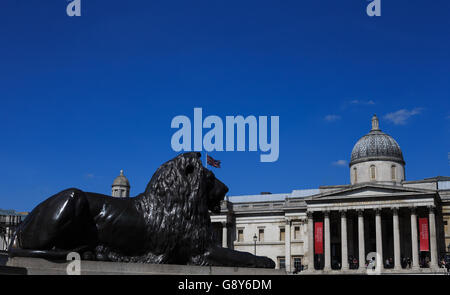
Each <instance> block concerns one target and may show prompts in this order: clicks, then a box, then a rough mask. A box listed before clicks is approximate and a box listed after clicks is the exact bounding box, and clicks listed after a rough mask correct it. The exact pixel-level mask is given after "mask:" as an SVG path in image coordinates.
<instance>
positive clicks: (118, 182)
mask: <svg viewBox="0 0 450 295" xmlns="http://www.w3.org/2000/svg"><path fill="white" fill-rule="evenodd" d="M112 186H126V187H130V182H129V181H128V179H127V178H126V177H125V175H123V170H120V175H119V176H117V177H116V179H114V182H113V184H112Z"/></svg>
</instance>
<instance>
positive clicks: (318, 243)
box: [314, 222, 323, 254]
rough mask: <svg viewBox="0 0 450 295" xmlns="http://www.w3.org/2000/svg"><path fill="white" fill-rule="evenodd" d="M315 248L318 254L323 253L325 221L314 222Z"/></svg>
mask: <svg viewBox="0 0 450 295" xmlns="http://www.w3.org/2000/svg"><path fill="white" fill-rule="evenodd" d="M314 250H315V251H316V254H323V222H316V223H315V224H314Z"/></svg>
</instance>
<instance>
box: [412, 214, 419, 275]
mask: <svg viewBox="0 0 450 295" xmlns="http://www.w3.org/2000/svg"><path fill="white" fill-rule="evenodd" d="M411 246H412V247H411V248H412V249H411V250H412V268H413V269H418V268H419V249H418V245H417V216H416V208H415V207H412V208H411Z"/></svg>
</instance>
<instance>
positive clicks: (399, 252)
mask: <svg viewBox="0 0 450 295" xmlns="http://www.w3.org/2000/svg"><path fill="white" fill-rule="evenodd" d="M349 166H350V167H349V168H350V173H349V174H350V183H351V184H346V185H335V186H321V187H319V188H318V189H309V190H294V191H292V192H291V193H286V194H270V193H265V194H264V193H263V194H261V195H248V196H229V197H227V200H226V201H224V202H223V203H222V208H221V213H220V214H216V215H213V216H212V217H211V221H212V222H213V226H214V229H215V233H216V238H217V240H218V242H219V243H221V244H222V246H223V247H230V248H233V249H235V250H239V251H247V252H250V253H253V254H255V253H256V255H258V256H268V257H270V258H271V259H273V260H274V261H275V262H276V265H277V268H285V269H286V271H288V272H295V271H297V270H301V269H303V270H307V271H308V272H315V273H339V272H342V273H352V272H365V271H366V269H367V267H366V263H368V262H370V261H372V262H371V264H370V265H374V264H375V262H376V265H377V267H378V268H379V269H380V271H381V272H382V273H383V272H384V273H392V272H435V271H437V270H438V268H439V265H440V261H441V259H442V257H443V256H444V255H445V254H446V252H447V253H448V252H450V227H449V226H448V223H449V220H450V177H434V178H426V179H423V180H415V181H406V180H405V161H404V159H403V154H402V151H401V149H400V147H399V145H398V144H397V142H396V141H395V140H394V139H393V138H392V137H391V136H389V135H388V134H386V133H384V132H382V131H381V130H380V128H379V122H378V118H377V117H376V116H374V117H373V118H372V130H371V131H370V132H369V133H368V134H366V135H364V136H363V137H362V138H361V139H360V140H359V141H358V142H357V143H356V144H355V146H354V148H353V151H352V154H351V161H350V164H349ZM374 253H377V254H378V255H377V254H374ZM372 258H373V260H372Z"/></svg>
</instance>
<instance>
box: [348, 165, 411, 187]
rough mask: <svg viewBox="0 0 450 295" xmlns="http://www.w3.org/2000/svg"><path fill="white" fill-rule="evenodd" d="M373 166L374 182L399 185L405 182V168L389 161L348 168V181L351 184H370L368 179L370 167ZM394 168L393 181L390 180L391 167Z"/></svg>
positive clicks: (370, 180)
mask: <svg viewBox="0 0 450 295" xmlns="http://www.w3.org/2000/svg"><path fill="white" fill-rule="evenodd" d="M372 165H375V177H376V179H375V181H376V182H385V183H388V184H393V183H397V184H400V183H401V182H402V181H404V180H405V168H404V166H403V165H401V164H399V163H396V162H391V161H367V162H362V163H357V164H354V165H352V166H351V167H350V181H351V184H357V183H363V182H372V181H373V180H372V179H371V178H370V166H372ZM392 166H395V181H393V180H392V173H391V167H392ZM355 168H356V174H357V178H356V182H355Z"/></svg>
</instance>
